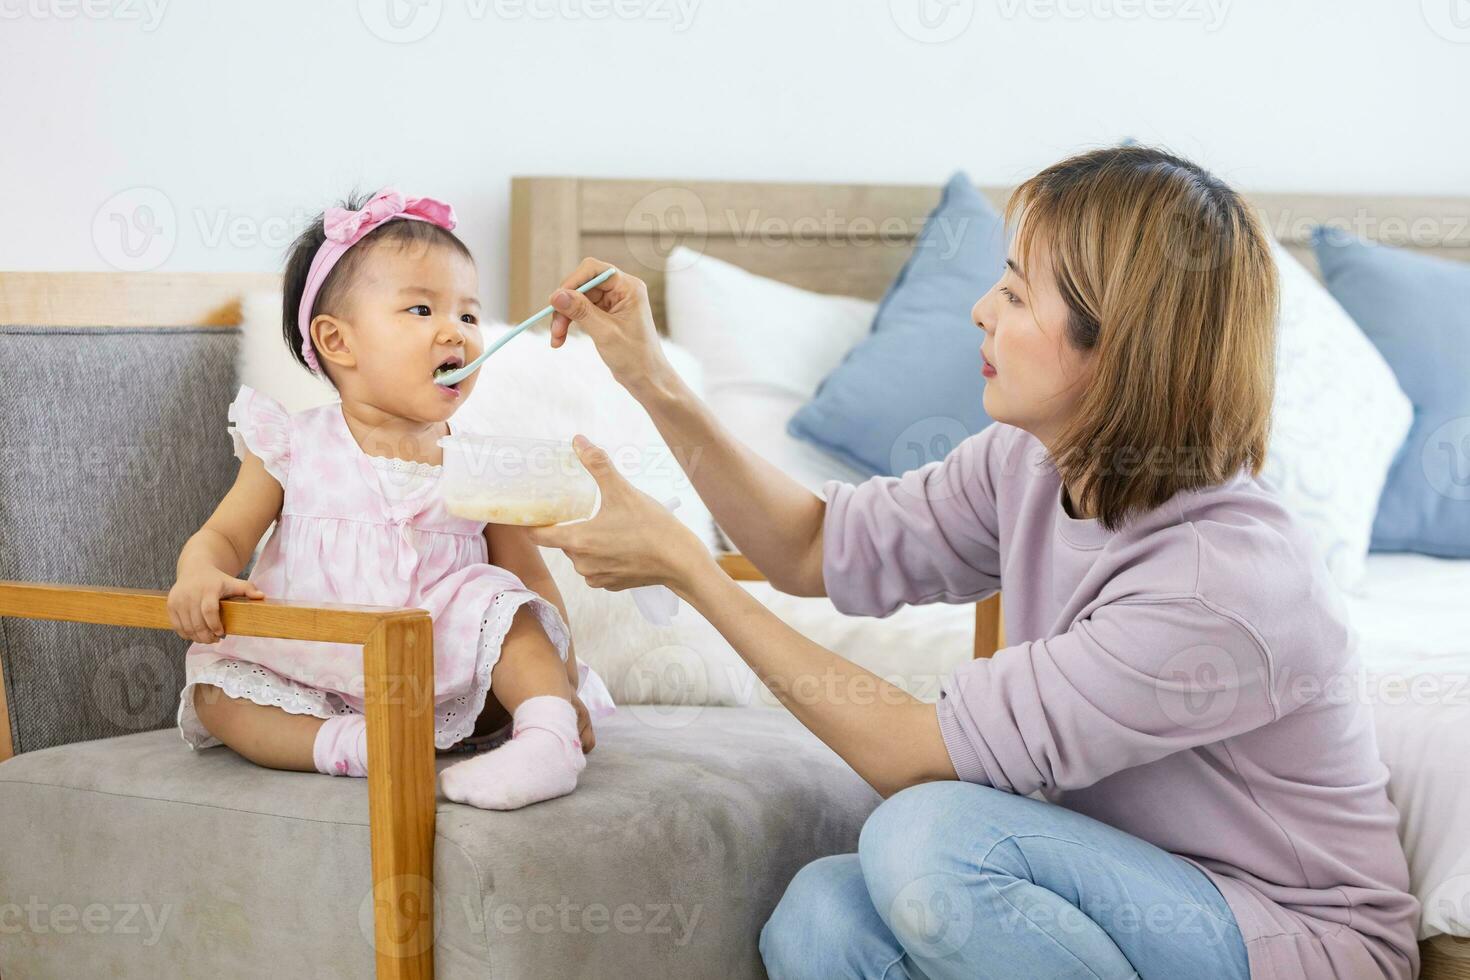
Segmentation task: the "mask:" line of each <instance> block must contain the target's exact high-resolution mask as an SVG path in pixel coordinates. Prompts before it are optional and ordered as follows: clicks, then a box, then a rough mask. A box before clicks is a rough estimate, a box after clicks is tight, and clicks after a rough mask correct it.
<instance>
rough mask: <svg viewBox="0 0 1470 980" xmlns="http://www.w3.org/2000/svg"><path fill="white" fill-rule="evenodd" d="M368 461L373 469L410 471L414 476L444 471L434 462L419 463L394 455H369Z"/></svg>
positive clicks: (430, 474) (393, 471)
mask: <svg viewBox="0 0 1470 980" xmlns="http://www.w3.org/2000/svg"><path fill="white" fill-rule="evenodd" d="M368 462H370V463H372V464H373V469H375V470H385V471H387V472H389V473H412V474H413V475H414V476H437V475H438V474H439V473H442V472H443V471H444V467H443V466H441V465H438V464H435V463H419V462H416V461H414V460H411V459H399V458H398V457H396V456H369V457H368Z"/></svg>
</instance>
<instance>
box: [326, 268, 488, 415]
mask: <svg viewBox="0 0 1470 980" xmlns="http://www.w3.org/2000/svg"><path fill="white" fill-rule="evenodd" d="M479 288H480V282H479V276H478V275H477V274H476V272H475V265H474V263H473V262H471V261H470V260H469V259H468V258H466V257H465V256H464V255H461V254H460V253H459V252H457V251H455V250H454V249H452V248H449V247H446V246H443V245H427V246H425V245H409V246H406V247H399V246H398V245H395V244H392V243H387V244H384V245H382V246H379V247H377V248H374V249H373V251H372V253H371V254H370V255H368V256H367V257H366V259H365V260H364V262H363V264H362V265H361V267H360V268H359V270H358V275H357V279H356V281H355V282H354V284H353V290H352V297H351V300H350V312H349V313H348V315H347V317H346V319H347V320H348V321H349V323H350V324H351V326H350V330H351V333H352V337H351V340H350V343H351V346H352V350H353V354H354V355H355V357H356V361H357V364H356V369H355V371H354V372H353V373H354V374H355V378H354V382H355V384H354V387H356V388H357V392H356V393H357V394H358V395H359V396H360V397H362V398H363V399H364V400H365V401H368V402H371V403H372V404H374V405H376V406H377V407H379V408H381V409H382V410H384V411H386V412H391V413H392V414H394V415H397V416H399V417H400V418H409V419H417V420H421V421H425V422H442V421H443V420H445V419H447V418H449V417H450V416H451V415H453V414H454V413H455V411H456V410H457V409H458V408H459V406H460V405H462V404H463V403H464V400H465V399H466V398H467V397H468V396H469V393H470V391H471V390H473V388H474V386H475V378H476V377H477V376H478V374H479V372H475V374H472V375H470V376H469V377H468V378H466V379H465V380H463V381H461V382H460V383H459V384H458V385H455V386H454V387H452V388H447V387H444V386H443V385H438V384H435V383H434V372H435V371H436V370H438V369H439V368H440V367H443V366H444V365H445V364H446V363H458V364H465V363H467V362H469V361H472V360H474V359H475V358H476V357H478V356H479V354H480V352H481V351H482V350H484V342H483V341H482V339H481V337H480V301H479V300H478V299H477V298H476V294H477V293H478V292H479Z"/></svg>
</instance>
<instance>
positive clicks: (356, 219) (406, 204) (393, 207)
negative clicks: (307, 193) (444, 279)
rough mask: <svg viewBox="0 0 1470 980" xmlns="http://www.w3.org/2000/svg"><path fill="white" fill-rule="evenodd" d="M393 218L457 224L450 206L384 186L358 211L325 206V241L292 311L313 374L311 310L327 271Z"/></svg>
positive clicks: (447, 226) (446, 226) (449, 227)
mask: <svg viewBox="0 0 1470 980" xmlns="http://www.w3.org/2000/svg"><path fill="white" fill-rule="evenodd" d="M395 218H403V219H407V220H409V221H427V222H429V223H430V224H432V225H438V226H439V227H440V228H443V229H444V230H445V231H452V230H453V229H454V226H455V224H457V222H456V220H455V217H454V208H452V207H450V206H449V205H448V204H445V203H444V202H443V201H436V200H434V199H433V198H432V197H408V198H406V197H404V196H403V195H402V194H401V193H399V192H398V191H397V190H394V189H393V188H392V187H384V188H383V189H382V190H380V191H378V192H377V193H376V194H374V195H373V196H372V197H370V198H369V199H368V201H367V203H366V204H364V205H363V206H362V208H361V209H360V210H357V211H349V210H347V209H346V208H328V209H327V212H326V214H324V215H323V216H322V230H323V231H324V232H325V233H326V236H327V240H326V241H324V242H322V244H321V247H320V248H318V249H317V250H316V255H315V256H314V257H313V258H312V260H311V268H310V269H309V270H308V271H307V273H306V288H305V289H304V290H302V293H301V306H300V308H299V309H298V310H297V313H296V322H297V324H298V325H299V326H300V328H301V356H302V358H303V359H305V361H306V365H307V367H309V368H310V369H311V372H312V373H313V374H321V373H322V369H321V365H320V364H319V363H318V362H317V359H316V351H315V350H314V349H313V348H312V346H311V310H312V307H313V306H315V305H316V296H317V293H318V292H320V291H321V288H322V283H324V282H326V281H327V274H328V273H330V272H331V271H332V267H333V266H335V265H336V264H337V261H338V260H339V259H341V258H342V256H343V255H345V254H347V250H348V249H349V248H351V247H352V246H354V245H356V244H357V243H358V242H360V241H362V239H363V238H364V237H366V236H367V234H368V232H370V231H372V230H373V229H374V228H377V227H378V226H380V225H382V224H383V223H384V222H388V221H392V220H393V219H395Z"/></svg>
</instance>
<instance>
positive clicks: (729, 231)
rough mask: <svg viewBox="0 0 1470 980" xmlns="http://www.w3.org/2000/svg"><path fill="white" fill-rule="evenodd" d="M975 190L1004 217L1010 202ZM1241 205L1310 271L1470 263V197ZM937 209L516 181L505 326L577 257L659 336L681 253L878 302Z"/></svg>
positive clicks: (731, 186)
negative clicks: (618, 290) (1351, 241)
mask: <svg viewBox="0 0 1470 980" xmlns="http://www.w3.org/2000/svg"><path fill="white" fill-rule="evenodd" d="M981 190H982V191H983V192H984V193H985V195H986V196H987V197H988V198H989V199H990V200H991V201H992V202H993V203H994V204H995V205H996V208H997V209H1000V208H1001V207H1003V206H1004V204H1005V200H1006V197H1007V196H1008V195H1009V193H1010V189H1009V188H1005V187H982V188H981ZM1246 197H1247V199H1248V200H1249V201H1250V202H1251V204H1252V205H1253V206H1254V207H1256V208H1257V209H1258V213H1259V214H1260V215H1261V216H1262V218H1263V220H1264V221H1265V222H1266V226H1267V228H1269V229H1270V230H1271V232H1272V233H1273V234H1274V235H1275V236H1276V237H1277V238H1278V239H1280V240H1281V242H1282V243H1283V244H1284V245H1286V247H1287V250H1288V251H1290V252H1291V253H1292V254H1293V255H1295V256H1296V257H1297V258H1298V259H1300V260H1301V261H1302V262H1303V264H1305V265H1306V266H1307V268H1309V269H1311V270H1312V271H1313V272H1314V273H1315V272H1316V269H1317V264H1316V261H1315V260H1314V259H1313V257H1312V254H1311V253H1312V250H1311V242H1310V237H1309V236H1310V235H1311V231H1312V228H1313V227H1315V226H1316V225H1319V224H1329V225H1335V226H1338V227H1343V228H1346V229H1348V230H1350V231H1352V232H1353V233H1354V234H1357V235H1359V236H1360V237H1362V238H1367V239H1370V240H1373V241H1382V242H1385V243H1388V244H1394V245H1403V246H1407V247H1411V248H1414V249H1415V250H1416V251H1422V252H1429V253H1433V254H1438V255H1444V256H1448V257H1450V258H1457V259H1461V260H1465V261H1470V198H1448V197H1446V198H1435V197H1394V196H1384V195H1371V196H1370V195H1350V194H1247V195H1246ZM938 199H939V188H938V187H934V186H921V185H911V184H786V183H760V182H737V181H698V180H683V181H681V180H614V179H604V178H595V177H516V178H513V179H512V180H511V254H510V300H509V310H508V311H507V312H508V318H509V319H510V320H511V321H512V322H514V321H517V320H520V319H521V318H523V317H525V316H527V315H529V314H530V313H532V312H534V311H535V310H537V309H539V308H540V307H541V306H542V305H544V304H545V302H546V297H547V295H548V294H549V293H550V292H551V291H552V290H553V289H554V288H555V287H556V285H557V284H558V283H559V282H560V281H561V279H562V277H563V276H565V275H566V274H567V273H569V272H570V271H571V270H572V269H573V268H574V267H575V266H576V264H577V262H578V261H580V260H581V258H582V257H583V256H586V255H595V256H597V257H598V258H600V259H606V260H607V261H609V262H612V263H613V264H614V265H617V266H618V267H620V268H624V269H627V270H628V271H629V272H632V273H633V274H635V275H637V276H638V277H639V278H641V279H643V280H645V281H646V282H647V283H648V291H649V297H650V299H651V300H652V301H653V307H654V316H655V318H656V321H657V322H658V323H659V325H660V327H661V328H662V326H663V323H664V316H663V314H664V305H663V274H664V261H665V258H666V257H667V256H668V253H669V251H670V249H671V248H672V247H673V246H674V245H675V244H684V245H687V246H689V247H691V248H693V249H694V250H695V251H698V252H703V253H705V254H708V255H713V256H714V257H716V258H719V259H725V260H727V261H730V262H733V263H735V264H736V265H739V266H741V267H742V268H745V269H749V270H750V271H752V272H756V273H759V274H760V275H763V276H769V277H771V278H773V279H779V280H781V281H782V282H788V283H791V284H792V285H794V286H800V287H802V288H803V289H811V290H815V291H817V292H822V293H839V294H843V295H847V296H861V297H864V298H866V299H878V298H879V297H881V296H882V295H883V293H884V291H885V290H886V289H887V288H888V284H889V283H890V282H892V281H893V278H894V276H896V275H897V274H898V270H899V269H900V268H901V267H902V265H903V262H904V260H905V259H906V258H907V257H908V253H909V249H910V248H911V247H912V244H913V239H914V236H915V235H916V234H917V233H918V231H919V228H920V227H921V226H922V225H923V223H924V218H925V216H926V215H927V214H928V213H929V211H930V210H931V209H932V208H933V207H934V204H935V202H936V201H937V200H938ZM977 298H978V297H977Z"/></svg>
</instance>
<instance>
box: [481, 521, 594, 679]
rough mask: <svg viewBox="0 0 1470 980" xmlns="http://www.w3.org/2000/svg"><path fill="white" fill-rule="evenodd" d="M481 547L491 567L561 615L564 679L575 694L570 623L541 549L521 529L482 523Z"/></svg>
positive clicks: (575, 665) (574, 670)
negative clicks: (564, 635) (508, 575)
mask: <svg viewBox="0 0 1470 980" xmlns="http://www.w3.org/2000/svg"><path fill="white" fill-rule="evenodd" d="M485 547H486V548H487V549H488V551H489V554H490V561H491V563H492V564H495V565H499V566H500V567H501V568H503V569H505V570H506V571H507V572H510V573H511V574H512V575H514V576H515V577H516V578H518V579H520V580H521V583H522V584H523V585H525V587H526V588H528V589H530V590H531V591H532V592H534V593H536V594H537V595H539V596H540V597H541V598H543V599H545V600H546V601H547V602H549V603H551V604H552V605H553V606H555V607H556V610H557V612H559V613H561V619H562V622H564V623H566V624H567V631H568V632H567V678H568V679H569V680H570V681H571V684H572V690H573V691H575V690H576V689H577V681H578V677H577V654H576V650H575V649H574V648H573V646H572V638H571V628H572V621H571V619H570V618H568V616H567V606H566V603H565V602H563V601H562V597H561V590H560V589H558V588H557V587H556V580H555V579H553V578H552V577H551V569H549V568H547V567H546V561H545V559H543V558H542V557H541V549H540V548H538V547H536V545H535V544H533V543H532V542H531V537H530V535H529V534H527V533H526V529H525V528H523V527H515V526H512V525H509V524H486V525H485Z"/></svg>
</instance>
